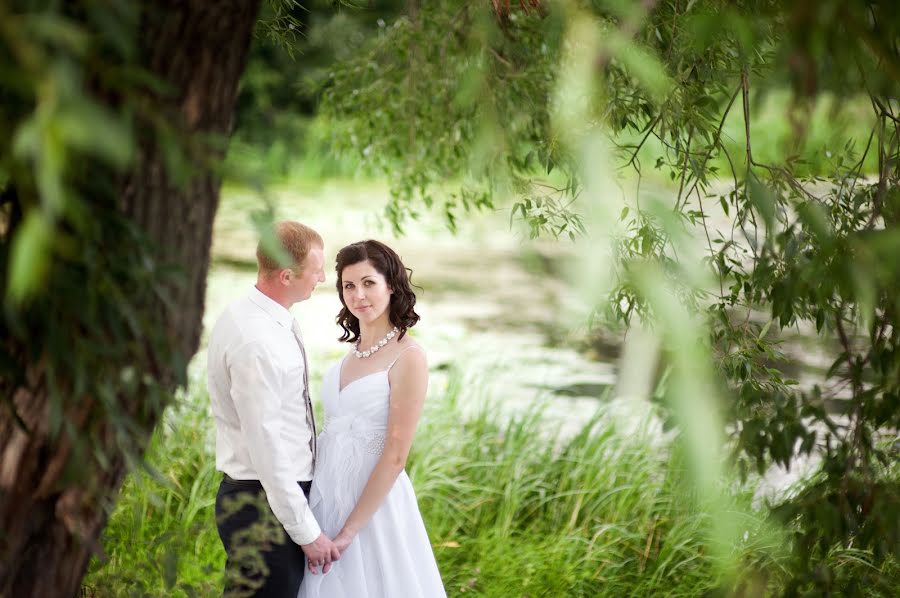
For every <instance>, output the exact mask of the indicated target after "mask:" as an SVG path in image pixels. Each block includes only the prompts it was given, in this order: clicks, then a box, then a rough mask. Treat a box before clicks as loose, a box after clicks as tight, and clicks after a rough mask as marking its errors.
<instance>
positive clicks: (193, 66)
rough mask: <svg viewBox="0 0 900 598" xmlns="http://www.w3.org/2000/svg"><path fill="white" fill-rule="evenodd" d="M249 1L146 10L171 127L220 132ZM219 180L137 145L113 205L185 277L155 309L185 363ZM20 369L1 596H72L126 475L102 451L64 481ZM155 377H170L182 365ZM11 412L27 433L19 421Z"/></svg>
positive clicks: (31, 372)
mask: <svg viewBox="0 0 900 598" xmlns="http://www.w3.org/2000/svg"><path fill="white" fill-rule="evenodd" d="M258 8H259V0H248V1H239V0H232V1H225V0H223V1H218V2H206V1H204V0H189V1H176V0H168V1H164V2H154V3H147V4H146V5H145V6H144V11H145V12H144V14H143V17H142V23H141V28H140V36H141V43H140V49H141V51H142V52H143V54H142V56H143V61H144V65H145V66H146V67H147V68H149V70H151V71H152V72H153V73H155V74H156V75H157V76H158V77H160V78H161V79H163V80H164V81H166V82H167V83H168V84H170V85H171V88H172V93H171V95H167V96H166V97H165V98H164V99H160V98H155V99H154V100H153V102H154V104H155V105H159V106H162V107H163V109H164V110H167V113H168V114H171V115H172V119H173V121H172V122H170V124H171V125H172V126H173V127H174V128H175V129H176V130H179V131H184V132H187V133H200V134H213V135H216V134H217V135H220V136H223V137H224V136H227V135H228V134H229V133H230V130H231V124H232V116H233V112H234V105H235V98H236V95H237V87H238V81H239V79H240V76H241V74H242V72H243V70H244V68H245V65H246V58H247V51H248V48H249V44H250V39H251V34H252V30H253V26H254V23H255V21H256V15H257V11H258ZM207 157H208V154H207ZM213 157H215V156H213ZM108 176H110V177H114V176H115V175H114V174H113V173H111V172H110V173H108ZM219 186H220V180H219V178H218V175H217V174H215V173H213V172H211V171H210V169H209V168H208V167H203V166H201V167H200V170H199V171H195V172H194V173H193V176H192V177H191V179H190V183H189V184H188V185H187V186H182V187H179V186H177V185H174V184H173V183H172V182H171V181H170V180H169V179H168V178H167V176H166V173H165V171H164V168H163V158H162V149H161V148H159V147H158V146H156V145H155V144H153V143H151V142H142V147H141V148H140V149H139V158H138V160H137V163H136V166H135V168H134V170H133V172H132V173H131V175H129V176H128V177H126V178H125V180H123V181H122V183H121V188H120V202H119V208H120V210H121V211H122V213H123V214H124V215H126V216H127V218H128V219H130V220H131V221H132V222H133V223H134V224H135V225H136V226H137V227H138V228H139V229H140V230H142V231H144V233H145V234H146V235H147V237H148V238H149V239H150V240H151V241H152V242H153V243H154V244H155V245H156V246H157V247H158V249H159V251H160V258H161V260H162V261H164V262H166V263H169V264H173V265H176V266H177V267H179V269H180V270H181V272H182V273H183V275H184V283H183V284H180V285H178V286H176V287H173V288H171V289H168V292H169V298H170V301H171V303H172V304H174V305H176V306H177V309H174V310H172V309H170V310H161V309H158V310H157V311H159V313H160V314H164V315H161V316H160V318H161V321H160V322H159V325H160V327H161V329H162V330H165V331H166V332H167V334H168V336H169V338H170V340H171V343H172V344H173V345H174V346H175V347H176V349H177V350H178V351H179V352H180V353H181V355H183V356H184V358H185V361H186V360H187V359H188V358H189V357H190V356H192V355H193V354H194V352H195V351H196V350H197V346H198V343H199V338H200V331H201V323H202V315H203V303H204V295H205V290H206V276H207V270H208V265H209V252H210V244H211V238H212V223H213V217H214V216H215V212H216V208H217V206H218V199H219V197H218V196H219ZM157 307H158V306H157ZM72 334H76V332H75V331H72ZM127 365H130V364H127V363H122V364H121V366H122V367H125V366H127ZM25 372H26V375H25V378H26V383H25V384H24V385H22V386H21V387H20V388H18V390H16V391H15V392H14V394H13V397H12V399H13V400H12V404H13V405H14V407H15V411H16V412H17V414H13V413H12V410H10V409H6V408H2V407H3V406H2V405H0V598H7V597H8V598H18V597H20V596H21V597H25V596H27V597H32V596H35V597H37V596H40V597H49V596H76V595H78V593H79V589H80V582H81V578H82V577H83V575H84V572H85V570H86V567H87V564H88V562H89V560H90V557H91V555H92V554H93V553H94V552H95V551H96V549H97V547H98V540H99V536H100V533H101V531H102V529H103V527H104V525H105V524H106V509H105V508H104V505H108V504H111V503H112V502H113V501H114V499H115V496H116V494H117V492H118V489H119V487H120V486H121V483H122V481H123V479H124V477H125V474H126V467H125V460H124V459H123V458H122V456H121V455H116V454H111V455H109V457H110V459H109V462H108V465H107V466H106V467H103V468H98V469H97V470H95V471H91V472H90V477H91V478H92V479H87V480H85V479H79V480H74V481H62V477H61V472H62V471H63V469H64V467H65V464H66V462H67V461H68V459H69V458H70V456H71V454H72V448H71V446H69V445H70V444H71V443H69V442H68V441H67V439H66V435H65V434H64V435H62V436H61V437H60V438H59V439H57V440H53V439H51V438H50V435H49V433H48V430H49V424H48V420H49V417H50V402H49V400H48V393H47V391H46V385H45V384H43V383H42V381H41V380H42V376H43V364H42V363H41V361H40V360H37V361H36V362H34V363H29V364H28V367H26V368H25ZM158 374H159V378H160V379H161V380H162V381H163V382H164V383H165V384H173V381H174V380H176V379H178V378H180V377H181V375H183V372H174V371H159V372H158ZM80 401H81V402H80V403H79V404H76V405H74V408H73V409H72V410H71V411H70V412H69V411H67V413H66V417H67V418H68V422H69V423H72V424H73V425H74V426H76V429H77V428H79V427H82V426H84V425H86V424H85V422H86V420H88V419H89V414H90V413H92V410H93V408H94V405H93V404H94V403H95V400H93V399H92V398H91V397H89V396H87V397H85V398H84V399H80ZM125 408H126V409H128V410H131V411H133V410H136V409H139V408H140V407H139V406H134V405H132V406H126V407H125ZM16 415H18V416H19V417H21V419H22V421H23V422H24V424H25V427H26V428H27V429H28V430H29V431H30V432H26V431H25V430H23V429H22V427H21V426H20V425H17V423H16V421H15V420H16ZM149 420H150V421H147V422H146V428H147V430H146V431H148V432H149V431H150V430H152V428H153V427H154V426H155V424H156V421H155V417H150V418H149ZM102 424H103V422H101V426H100V427H99V428H98V427H96V422H93V425H94V426H95V427H94V428H92V429H94V430H96V429H101V430H103V429H106V430H107V431H109V430H110V429H111V426H108V425H107V426H105V427H104V426H103V425H102ZM104 436H105V437H106V438H103V439H101V442H102V443H105V444H106V445H107V446H109V447H115V446H116V445H115V444H114V434H113V433H111V432H110V433H106V434H105V435H104ZM110 452H111V453H112V452H114V451H113V449H112V448H111V449H110ZM88 488H89V489H90V490H86V489H88Z"/></svg>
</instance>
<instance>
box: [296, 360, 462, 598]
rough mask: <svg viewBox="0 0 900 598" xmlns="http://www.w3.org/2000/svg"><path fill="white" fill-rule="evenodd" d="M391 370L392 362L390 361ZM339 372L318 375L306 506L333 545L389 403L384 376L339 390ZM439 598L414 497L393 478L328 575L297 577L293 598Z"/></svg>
mask: <svg viewBox="0 0 900 598" xmlns="http://www.w3.org/2000/svg"><path fill="white" fill-rule="evenodd" d="M394 363H396V360H395V361H394ZM341 364H343V360H342V361H339V362H338V363H336V364H335V365H334V366H332V367H331V369H329V370H328V373H326V374H325V378H324V380H323V386H322V402H323V403H324V405H325V429H324V431H323V432H322V433H321V434H320V435H319V439H318V456H317V460H316V470H315V474H314V475H313V483H312V490H311V491H310V496H309V504H310V507H311V508H312V511H313V513H314V514H315V516H316V519H317V520H318V522H319V525H320V526H321V527H322V531H323V532H324V533H325V534H326V535H327V536H329V537H331V538H334V537H335V536H336V535H337V534H338V532H340V531H341V528H342V527H343V525H344V522H345V521H346V519H347V517H348V516H349V515H350V512H351V511H352V510H353V508H354V507H355V506H356V502H357V500H358V499H359V497H360V495H361V494H362V491H363V488H364V487H365V485H366V482H367V481H368V479H369V475H370V474H371V473H372V469H373V468H374V467H375V463H376V462H377V461H378V459H379V457H380V456H381V453H382V451H383V450H384V442H385V433H386V431H387V421H388V409H389V402H390V391H391V387H390V383H389V381H388V372H389V371H390V367H392V366H393V365H394V364H393V363H392V364H391V366H389V367H388V369H386V370H383V371H380V372H375V373H373V374H369V375H367V376H363V377H361V378H358V379H356V380H354V381H352V382H350V383H349V384H347V386H346V387H344V388H343V389H341V388H340V377H341V376H340V374H341ZM444 596H446V593H445V591H444V586H443V584H442V583H441V576H440V573H439V572H438V568H437V563H436V562H435V560H434V552H433V551H432V549H431V543H430V542H429V540H428V535H427V534H426V532H425V525H424V523H423V522H422V515H421V514H420V513H419V506H418V504H417V503H416V495H415V493H414V492H413V488H412V484H410V481H409V477H408V476H407V475H406V472H405V471H403V472H401V473H400V476H399V477H398V478H397V481H396V482H395V483H394V487H393V488H392V489H391V491H390V492H389V493H388V495H387V496H386V497H385V499H384V501H383V502H382V503H381V506H380V507H379V508H378V510H377V511H376V512H375V514H374V515H373V516H372V519H371V520H370V521H369V523H368V524H367V525H366V526H365V527H364V528H363V529H361V530H360V531H359V534H357V536H356V538H354V539H353V542H352V543H351V544H350V546H348V547H347V549H346V550H345V551H344V553H343V554H342V555H341V558H340V560H339V561H337V562H336V563H334V565H333V566H332V569H331V570H330V571H329V572H328V573H326V574H324V575H323V574H322V573H321V570H320V572H319V574H317V575H313V574H311V573H310V572H309V571H308V570H307V571H306V575H304V576H303V584H302V585H301V586H300V594H299V598H418V597H421V598H441V597H444Z"/></svg>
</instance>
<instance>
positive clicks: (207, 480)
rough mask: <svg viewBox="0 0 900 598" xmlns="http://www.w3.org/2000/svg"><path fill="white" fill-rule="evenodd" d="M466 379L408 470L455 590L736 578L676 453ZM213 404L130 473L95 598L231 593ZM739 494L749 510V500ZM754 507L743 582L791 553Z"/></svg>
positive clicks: (681, 592)
mask: <svg viewBox="0 0 900 598" xmlns="http://www.w3.org/2000/svg"><path fill="white" fill-rule="evenodd" d="M462 380H463V378H462V377H460V376H451V377H450V380H449V384H448V386H447V388H446V390H445V391H443V392H440V393H439V396H432V397H431V398H430V399H429V405H428V407H427V410H426V417H425V419H424V420H423V423H422V425H421V426H420V429H419V433H418V436H417V440H416V444H415V447H414V453H413V455H412V456H411V460H410V463H409V466H408V471H409V474H410V476H411V477H412V480H413V484H414V486H415V488H416V492H417V495H418V498H419V504H420V507H421V510H422V514H423V516H424V518H425V522H426V526H427V527H428V531H429V535H430V536H431V539H432V542H433V544H434V547H435V548H434V549H435V555H436V557H437V560H438V565H439V567H440V569H441V574H442V577H443V579H444V583H445V585H446V588H447V592H448V594H449V595H459V594H467V595H469V594H470V595H475V596H497V597H506V596H530V597H535V596H567V597H568V596H663V595H665V596H700V595H704V594H706V593H707V592H710V591H714V590H716V589H717V588H721V587H723V584H725V583H726V581H727V580H725V579H724V578H723V574H722V573H721V572H722V571H723V570H724V569H723V568H722V567H720V566H719V564H717V563H715V562H714V560H713V557H711V556H709V554H710V551H709V550H708V547H707V545H706V543H705V542H706V540H705V538H706V533H705V532H706V528H707V524H708V523H709V522H708V521H707V519H706V518H705V516H704V515H703V514H702V512H701V511H700V510H698V509H696V508H695V507H694V501H693V498H692V496H691V492H690V489H689V487H687V486H688V484H686V482H685V474H684V471H683V468H682V466H681V462H682V460H681V459H680V457H679V456H678V455H677V451H672V450H668V449H666V450H664V449H661V448H660V443H659V442H652V441H651V440H652V439H651V438H649V437H648V436H647V435H645V434H642V433H635V432H634V431H629V432H628V433H626V432H624V431H619V430H617V429H616V426H615V425H614V424H613V423H612V420H610V419H608V418H605V417H603V416H602V415H601V416H598V417H597V418H595V419H593V420H592V421H589V422H586V423H585V424H584V426H583V428H582V429H581V432H580V433H578V434H577V435H575V436H574V437H571V438H565V439H564V438H561V437H560V435H559V434H558V433H557V432H555V431H554V429H553V428H551V427H548V423H547V421H546V420H545V418H544V417H543V415H542V413H543V410H542V409H541V408H540V407H539V406H538V407H535V408H534V409H532V410H530V411H528V412H527V413H523V414H519V415H516V416H513V417H511V418H509V417H505V416H502V415H499V414H498V413H497V411H496V410H495V409H492V408H489V407H485V408H483V409H481V410H479V411H477V412H475V413H474V414H468V415H464V412H465V410H464V409H463V407H462V405H461V403H463V402H465V403H466V404H467V405H470V404H472V401H473V398H472V397H470V396H467V395H468V393H470V392H472V391H471V389H472V388H474V387H475V385H472V384H466V383H463V382H462ZM433 394H438V393H433ZM489 398H490V397H477V399H478V400H480V401H481V402H482V404H485V405H489V404H490V403H489V401H488V400H487V399H489ZM206 405H207V397H206V395H205V392H203V391H202V390H199V389H196V390H195V391H194V392H193V393H192V394H191V395H190V396H188V397H186V398H185V400H184V401H183V402H182V404H181V405H180V406H178V407H177V408H176V409H173V410H172V411H171V412H170V413H169V414H168V416H167V421H166V423H165V425H164V426H162V427H161V428H160V429H159V430H158V431H157V434H156V435H155V437H154V439H153V441H152V443H151V446H150V449H149V453H148V456H147V459H148V464H149V466H150V468H151V469H152V470H155V471H156V473H152V472H150V471H139V472H135V473H133V474H132V475H131V476H129V478H128V480H127V481H126V483H125V486H124V488H123V491H122V494H121V498H120V500H119V502H118V504H117V506H116V508H115V510H114V512H113V513H112V515H111V517H110V521H109V525H108V527H107V529H106V532H105V534H104V537H103V545H104V548H105V551H106V558H105V559H102V558H95V559H94V561H93V562H92V563H91V566H90V571H89V574H88V576H87V578H86V580H85V587H86V589H87V592H86V593H87V594H88V595H89V596H162V595H165V596H213V595H217V594H220V593H221V583H222V581H221V580H222V573H221V572H222V566H223V563H224V553H223V551H222V548H221V545H220V543H219V539H218V536H217V533H216V527H215V521H214V511H213V506H214V499H215V492H216V489H217V486H218V480H219V475H218V474H217V473H216V472H215V466H214V456H213V449H212V438H211V435H212V422H211V421H210V419H209V417H208V416H207V414H206ZM734 499H735V501H736V503H740V504H742V505H743V506H744V507H746V506H747V505H748V504H749V500H750V497H749V495H747V494H746V493H743V492H740V491H736V492H735V493H734ZM741 511H742V512H743V513H744V514H743V515H736V516H739V517H742V519H741V520H740V524H741V525H743V526H744V528H745V529H746V534H745V535H744V539H745V541H744V543H743V544H742V545H741V546H736V547H734V550H733V551H734V554H735V558H736V559H737V560H738V562H740V563H743V564H744V565H746V570H748V571H753V572H756V573H754V574H753V575H750V574H747V575H744V577H743V579H742V580H740V581H742V582H745V583H747V584H751V585H752V584H756V585H758V586H760V587H759V589H762V587H764V586H765V585H767V584H769V583H771V582H772V580H773V579H774V580H777V578H778V571H779V567H780V564H779V563H780V559H781V557H780V556H779V554H780V553H779V550H778V549H777V548H776V545H777V542H776V540H775V539H773V536H772V535H771V534H770V533H768V532H766V530H765V526H764V524H763V521H762V516H756V515H747V514H746V513H747V512H748V511H749V508H742V509H741ZM751 565H752V566H751ZM766 576H770V578H767V577H766ZM760 584H761V585H760ZM729 587H730V588H731V589H734V584H733V583H731V586H729ZM726 589H728V588H726ZM754 595H755V594H754Z"/></svg>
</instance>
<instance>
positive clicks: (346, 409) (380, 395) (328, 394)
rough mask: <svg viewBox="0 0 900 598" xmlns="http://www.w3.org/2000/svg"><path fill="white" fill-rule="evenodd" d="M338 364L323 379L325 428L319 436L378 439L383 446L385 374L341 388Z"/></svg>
mask: <svg viewBox="0 0 900 598" xmlns="http://www.w3.org/2000/svg"><path fill="white" fill-rule="evenodd" d="M342 364H343V360H341V361H338V362H337V363H336V364H334V365H333V366H332V367H331V369H329V370H328V372H327V373H326V374H325V378H324V379H323V385H322V402H323V404H324V405H325V427H324V430H323V432H322V433H323V434H326V435H328V436H335V435H338V434H340V435H347V436H349V437H351V438H361V437H365V438H367V439H370V438H371V437H373V436H380V437H381V440H382V446H383V443H384V434H385V432H386V431H387V420H388V411H389V405H390V396H391V385H390V381H389V380H388V370H382V371H378V372H373V373H371V374H367V375H365V376H362V377H360V378H357V379H356V380H353V381H351V382H350V383H348V384H347V386H345V387H344V388H341V387H340V384H341V365H342ZM379 454H380V451H379Z"/></svg>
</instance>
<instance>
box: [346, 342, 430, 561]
mask: <svg viewBox="0 0 900 598" xmlns="http://www.w3.org/2000/svg"><path fill="white" fill-rule="evenodd" d="M389 378H390V382H391V404H390V413H389V415H388V425H387V436H386V438H385V443H384V452H383V453H382V454H381V458H380V459H379V460H378V463H376V464H375V468H374V469H373V470H372V475H370V476H369V481H368V482H366V487H365V488H363V491H362V494H361V495H360V497H359V501H358V502H357V503H356V506H355V507H354V508H353V511H352V512H351V513H350V516H349V517H347V521H346V522H345V523H344V528H343V529H342V530H341V532H340V533H339V534H338V535H337V536H336V537H335V538H334V543H335V545H336V546H337V547H338V549H339V550H341V551H343V550H344V549H345V548H346V547H347V546H348V545H349V544H350V542H351V541H353V538H355V537H356V534H357V533H359V530H361V529H362V528H363V527H365V525H366V524H367V523H368V522H369V520H370V519H371V518H372V515H374V514H375V511H377V510H378V507H379V506H381V502H382V501H383V500H384V498H385V497H386V496H387V495H388V492H390V491H391V488H393V487H394V482H395V481H396V480H397V476H399V475H400V472H402V471H403V468H404V467H406V458H407V457H408V456H409V449H410V447H411V446H412V442H413V437H414V436H415V433H416V424H417V423H418V421H419V416H420V415H421V413H422V406H423V405H424V403H425V392H426V390H427V387H428V364H427V363H426V361H425V353H424V352H423V351H422V350H421V349H419V348H416V349H413V350H410V351H406V353H405V354H404V355H403V356H402V357H401V358H400V359H399V360H398V361H397V363H396V364H394V367H393V368H391V371H390V373H389Z"/></svg>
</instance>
